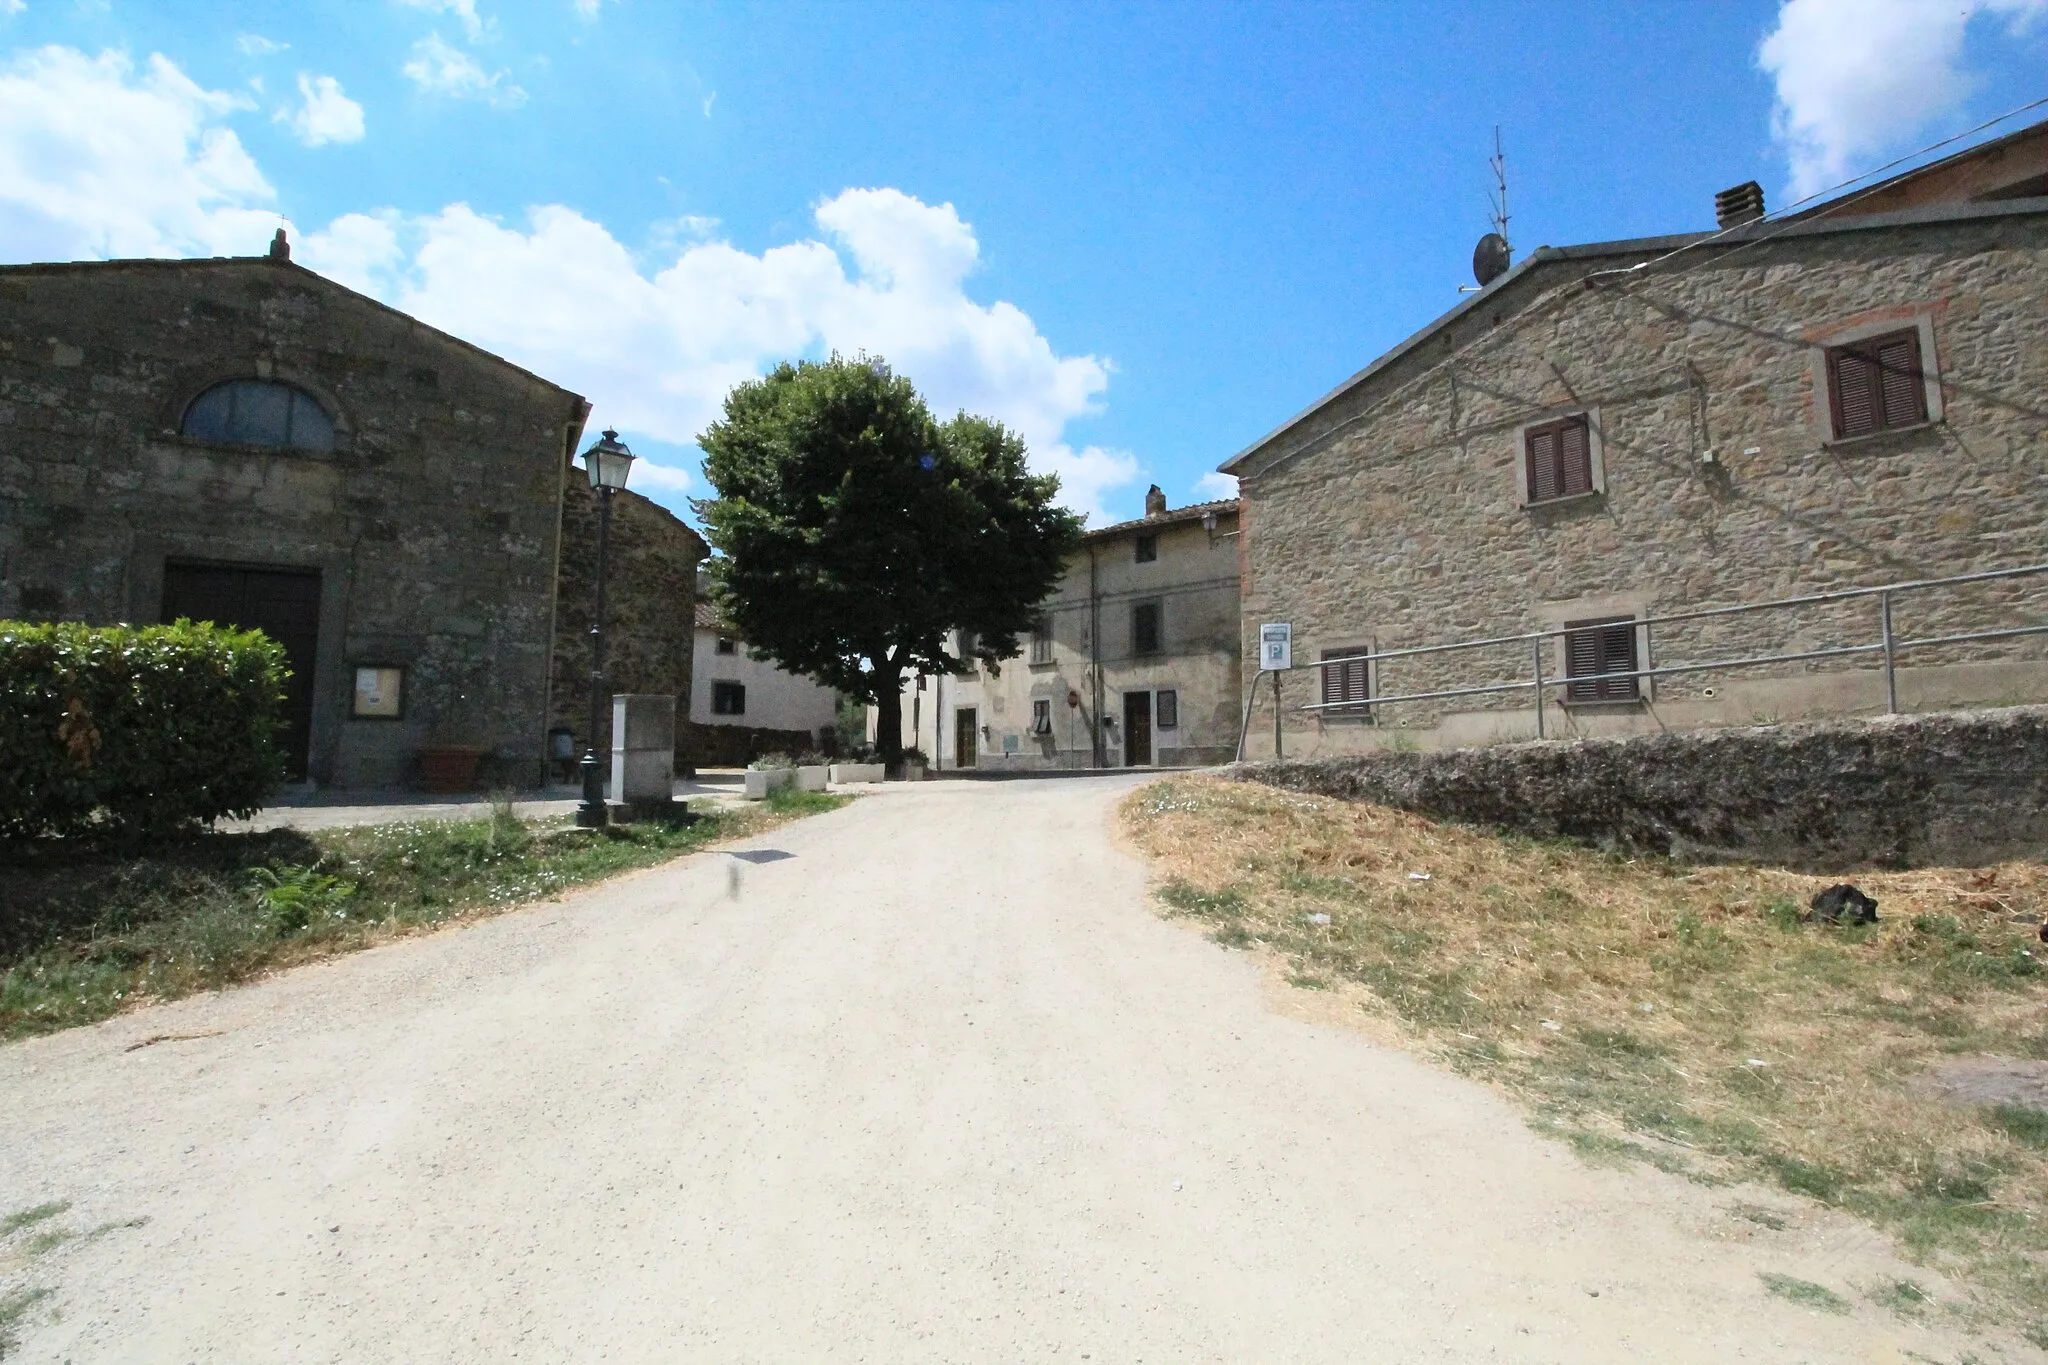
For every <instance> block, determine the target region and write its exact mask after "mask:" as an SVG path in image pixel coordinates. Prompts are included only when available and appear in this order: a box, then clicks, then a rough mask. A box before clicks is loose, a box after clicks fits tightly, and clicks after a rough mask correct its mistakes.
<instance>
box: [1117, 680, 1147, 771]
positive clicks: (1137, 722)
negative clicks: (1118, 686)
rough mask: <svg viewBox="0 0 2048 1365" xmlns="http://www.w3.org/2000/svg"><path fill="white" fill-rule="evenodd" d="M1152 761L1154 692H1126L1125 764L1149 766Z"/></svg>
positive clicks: (1137, 766)
mask: <svg viewBox="0 0 2048 1365" xmlns="http://www.w3.org/2000/svg"><path fill="white" fill-rule="evenodd" d="M1151 762H1152V694H1151V693H1150V692H1126V693H1124V766H1125V767H1127V768H1144V767H1149V766H1150V765H1151Z"/></svg>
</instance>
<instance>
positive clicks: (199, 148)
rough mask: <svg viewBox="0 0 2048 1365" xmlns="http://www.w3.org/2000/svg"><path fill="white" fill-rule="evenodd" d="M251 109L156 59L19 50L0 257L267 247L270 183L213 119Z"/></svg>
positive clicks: (10, 81) (1, 149)
mask: <svg viewBox="0 0 2048 1365" xmlns="http://www.w3.org/2000/svg"><path fill="white" fill-rule="evenodd" d="M248 107H249V104H248V101H247V100H246V99H244V98H243V97H241V96H238V95H231V94H227V93H225V92H222V91H218V90H206V89H204V88H202V87H201V86H199V85H198V84H197V83H195V82H194V81H192V80H191V79H190V78H189V77H187V76H186V75H185V74H184V73H183V72H182V71H180V70H179V69H178V68H177V67H176V66H175V65H173V64H172V63H171V62H169V61H167V60H166V59H164V58H163V57H161V56H153V57H151V58H150V59H149V61H148V62H147V63H145V64H144V65H143V67H142V69H141V70H140V71H138V70H136V68H135V65H134V63H133V62H131V61H130V60H129V58H128V57H127V56H126V55H125V54H123V53H119V52H105V53H102V54H100V55H99V56H98V57H88V56H86V55H85V54H84V53H83V52H79V51H76V50H74V49H71V48H63V47H46V48H42V49H40V50H37V51H34V52H29V53H25V54H23V55H21V56H18V57H16V58H15V59H14V60H13V61H11V62H9V63H7V64H6V65H5V66H4V67H0V258H4V259H6V260H11V261H48V260H59V261H63V260H87V259H93V258H102V257H113V256H215V255H234V254H243V253H252V252H257V251H261V250H262V248H263V244H264V242H266V241H267V240H269V237H270V234H271V232H272V231H273V230H274V229H275V228H276V227H277V222H278V218H277V214H276V212H275V210H274V209H271V208H269V207H266V206H267V205H269V204H270V203H271V201H272V200H273V199H275V197H276V192H275V191H274V190H273V189H272V188H271V186H270V183H269V181H267V180H265V179H264V177H263V173H262V172H261V171H259V170H258V169H257V168H256V163H255V161H254V160H253V159H251V157H250V156H249V154H248V152H247V151H246V150H245V149H244V148H243V146H242V143H241V141H240V139H238V138H237V137H236V136H235V134H234V132H233V131H232V130H230V129H228V128H226V127H223V126H221V120H223V119H224V118H225V117H226V116H227V115H228V114H230V113H232V112H234V111H236V110H240V109H246V108H248Z"/></svg>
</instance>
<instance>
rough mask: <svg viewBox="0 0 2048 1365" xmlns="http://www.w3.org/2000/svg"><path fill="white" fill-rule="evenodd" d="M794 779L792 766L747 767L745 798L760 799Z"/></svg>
mask: <svg viewBox="0 0 2048 1365" xmlns="http://www.w3.org/2000/svg"><path fill="white" fill-rule="evenodd" d="M794 781H796V769H794V768H749V769H747V800H749V801H760V800H763V799H765V798H766V797H767V795H768V793H769V792H772V791H774V790H775V789H776V788H778V787H787V786H788V785H789V784H790V783H792V782H794Z"/></svg>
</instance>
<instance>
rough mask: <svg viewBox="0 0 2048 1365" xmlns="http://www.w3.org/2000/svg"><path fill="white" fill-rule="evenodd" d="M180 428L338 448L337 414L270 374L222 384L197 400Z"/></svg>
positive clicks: (219, 438) (243, 439) (234, 441)
mask: <svg viewBox="0 0 2048 1365" xmlns="http://www.w3.org/2000/svg"><path fill="white" fill-rule="evenodd" d="M179 430H180V431H181V432H182V433H183V434H184V435H186V436H190V437H191V438H192V439H193V440H195V441H211V442H214V443H216V444H219V445H238V446H275V447H279V448H283V449H289V450H310V451H315V452H323V453H324V452H326V451H331V450H333V449H334V419H333V418H331V417H329V416H328V415H327V410H326V409H325V408H323V407H321V406H320V403H319V401H318V400H317V399H315V398H314V397H313V396H312V395H311V394H309V393H304V392H301V391H300V390H298V389H295V388H293V387H292V386H291V385H289V384H279V383H277V382H275V381H274V380H269V379H236V380H231V381H230V382H228V383H226V384H216V385H214V386H213V387H212V388H210V389H208V390H207V391H206V392H205V393H202V394H200V395H199V396H198V397H197V398H195V399H193V400H192V406H190V407H188V408H186V409H185V420H184V421H183V422H182V423H181V424H180V426H179Z"/></svg>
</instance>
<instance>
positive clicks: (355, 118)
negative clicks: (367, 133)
mask: <svg viewBox="0 0 2048 1365" xmlns="http://www.w3.org/2000/svg"><path fill="white" fill-rule="evenodd" d="M299 100H300V103H299V107H298V108H297V109H281V110H279V111H278V114H277V117H278V120H279V121H280V122H289V123H290V124H291V126H292V131H293V132H295V133H297V134H298V135H299V141H301V142H303V143H305V144H306V145H307V146H308V147H321V146H325V145H326V144H327V143H330V142H361V141H362V140H363V106H362V105H360V104H357V103H356V102H355V101H354V100H352V99H350V98H349V97H348V96H347V95H344V94H343V93H342V92H341V82H340V81H338V80H336V79H334V77H332V76H308V75H306V74H305V73H304V72H301V73H300V74H299Z"/></svg>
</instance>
